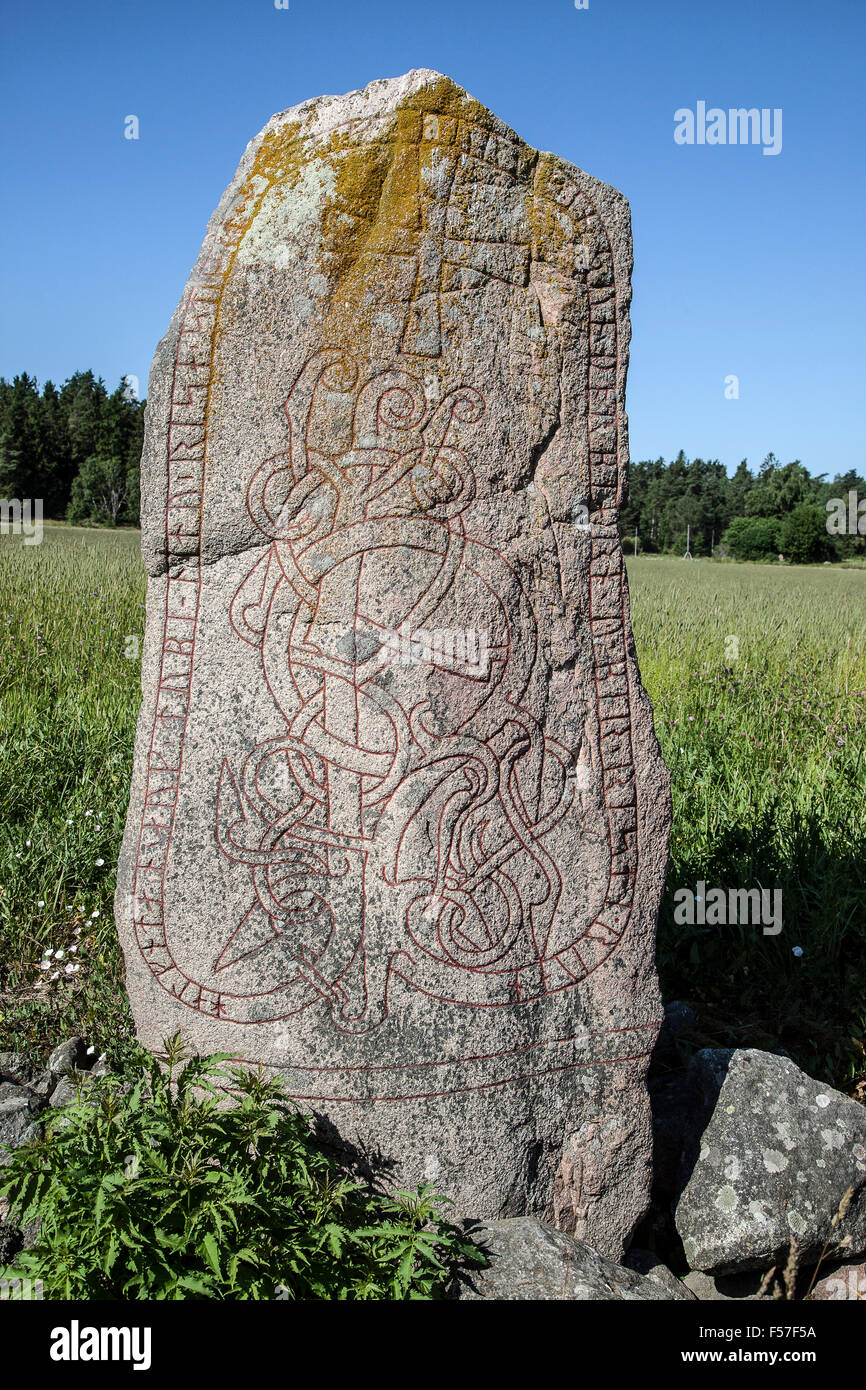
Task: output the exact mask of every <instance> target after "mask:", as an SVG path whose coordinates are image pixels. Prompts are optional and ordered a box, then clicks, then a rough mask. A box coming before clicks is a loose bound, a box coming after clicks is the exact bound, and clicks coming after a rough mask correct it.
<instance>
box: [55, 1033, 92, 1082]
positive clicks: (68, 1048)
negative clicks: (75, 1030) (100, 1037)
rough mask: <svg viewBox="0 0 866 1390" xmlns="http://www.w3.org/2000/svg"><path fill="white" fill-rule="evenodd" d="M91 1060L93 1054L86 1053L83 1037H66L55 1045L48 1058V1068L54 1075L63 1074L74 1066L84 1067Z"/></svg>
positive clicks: (81, 1068)
mask: <svg viewBox="0 0 866 1390" xmlns="http://www.w3.org/2000/svg"><path fill="white" fill-rule="evenodd" d="M93 1061H94V1057H93V1054H92V1053H91V1054H88V1051H87V1044H86V1042H85V1041H84V1039H83V1038H67V1040H66V1042H63V1043H61V1044H60V1046H59V1047H55V1049H54V1051H53V1052H52V1054H51V1056H50V1057H49V1058H48V1070H49V1071H50V1072H53V1073H54V1075H55V1076H65V1075H66V1073H67V1072H69V1071H73V1070H75V1069H76V1068H77V1069H79V1070H83V1069H86V1068H87V1067H88V1066H89V1065H90V1064H91V1062H93Z"/></svg>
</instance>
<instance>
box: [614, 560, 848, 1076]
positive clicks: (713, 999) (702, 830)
mask: <svg viewBox="0 0 866 1390" xmlns="http://www.w3.org/2000/svg"><path fill="white" fill-rule="evenodd" d="M628 570H629V578H630V584H631V590H632V605H633V615H632V616H633V623H634V630H635V640H636V643H637V648H638V654H639V658H640V664H641V672H642V675H643V679H644V683H645V685H646V687H647V689H648V691H649V693H650V696H651V697H652V700H653V704H654V707H655V720H656V730H657V733H658V735H659V739H660V741H661V745H662V750H663V753H664V756H665V760H666V762H667V763H668V766H669V767H670V769H671V774H672V782H673V797H674V827H673V835H672V839H671V859H670V868H669V872H668V881H667V889H666V893H665V898H664V902H663V906H662V913H661V921H660V931H659V966H660V971H661V976H662V986H663V990H664V992H665V996H666V998H672V997H675V996H679V997H681V998H683V997H684V998H686V999H687V1000H688V1001H689V1002H690V1003H692V1005H693V1006H694V1008H695V1011H696V1013H697V1016H698V1023H699V1030H700V1034H701V1036H702V1039H703V1040H704V1041H706V1042H712V1043H715V1044H717V1045H721V1044H724V1045H733V1044H735V1043H736V1044H739V1045H751V1046H757V1047H770V1046H781V1047H784V1048H786V1049H787V1050H788V1051H789V1052H790V1053H791V1054H792V1055H793V1056H794V1058H795V1059H796V1060H797V1061H798V1062H799V1063H800V1064H801V1065H802V1066H804V1067H805V1068H806V1069H807V1070H808V1071H810V1072H812V1073H813V1074H814V1075H817V1076H820V1077H822V1078H824V1079H826V1080H828V1081H830V1082H832V1083H834V1084H836V1085H839V1086H842V1087H844V1088H846V1089H853V1088H854V1087H855V1085H856V1083H858V1082H859V1081H862V1079H863V1078H864V1076H866V1065H864V1062H866V1058H864V1037H866V813H864V812H866V757H864V747H866V574H864V573H863V571H862V570H855V569H844V570H843V569H837V568H832V567H819V568H802V569H799V568H797V569H795V568H789V567H787V566H785V567H783V566H779V567H774V566H759V565H722V564H708V563H705V562H697V561H695V562H689V561H683V560H660V559H649V558H647V559H637V560H630V561H629V563H628ZM700 880H703V881H704V882H705V883H706V884H707V886H708V887H710V886H716V887H722V888H725V889H729V888H753V887H763V888H769V889H775V888H780V889H781V890H782V912H783V924H782V930H781V932H780V933H779V934H778V935H775V936H772V935H764V933H763V929H762V927H761V926H760V925H747V924H737V923H733V924H729V925H727V926H724V927H721V926H699V925H697V924H696V925H694V926H684V925H677V924H676V923H675V922H674V916H673V910H674V902H673V895H674V892H675V890H676V889H677V888H682V887H689V888H691V889H692V891H696V885H697V883H698V881H700Z"/></svg>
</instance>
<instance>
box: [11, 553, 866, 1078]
mask: <svg viewBox="0 0 866 1390" xmlns="http://www.w3.org/2000/svg"><path fill="white" fill-rule="evenodd" d="M629 576H630V582H631V589H632V602H633V620H634V629H635V638H636V642H637V648H638V655H639V658H640V664H641V670H642V674H643V678H644V683H645V684H646V686H647V689H648V690H649V693H650V695H651V697H652V700H653V703H654V705H655V713H656V728H657V731H658V735H659V738H660V740H661V744H662V749H663V752H664V755H665V758H666V760H667V762H668V765H669V766H670V768H671V772H672V775H673V794H674V832H673V838H672V842H671V866H670V872H669V875H668V886H667V890H666V894H665V900H664V905H663V909H662V916H661V924H660V935H659V963H660V969H661V974H662V984H663V989H664V993H665V998H666V999H673V998H679V999H683V1000H686V1001H687V1002H689V1003H690V1004H691V1005H692V1007H693V1009H694V1010H695V1013H696V1015H697V1019H698V1025H697V1028H696V1030H695V1031H694V1033H693V1035H692V1037H691V1041H693V1042H694V1043H699V1044H703V1045H713V1046H726V1045H741V1046H753V1047H765V1048H768V1047H784V1048H786V1049H787V1050H788V1051H789V1052H790V1054H791V1055H792V1056H793V1057H794V1059H795V1060H796V1061H797V1062H798V1063H799V1064H800V1065H801V1066H803V1067H804V1068H805V1069H806V1070H807V1071H810V1072H811V1073H812V1074H813V1075H815V1076H818V1077H820V1078H822V1079H824V1080H826V1081H828V1082H830V1083H832V1084H835V1085H837V1086H839V1087H841V1088H842V1089H844V1090H847V1091H850V1092H852V1093H854V1092H855V1090H856V1089H857V1088H858V1085H859V1086H860V1087H861V1091H860V1093H861V1094H862V1085H863V1082H864V1078H866V1054H864V1039H866V881H864V879H866V873H864V865H866V817H864V806H866V759H864V747H866V571H864V570H862V569H861V570H855V569H847V570H846V569H839V568H815V569H812V568H808V569H791V568H787V567H781V566H780V567H770V566H767V567H763V566H747V565H734V564H709V563H707V562H700V561H694V562H688V561H683V560H668V559H650V558H646V559H637V560H633V561H630V562H629ZM0 595H2V597H0V623H2V636H0V642H2V651H3V660H2V666H0V732H2V748H0V1015H2V1017H0V1047H12V1046H15V1045H29V1046H32V1047H35V1048H37V1049H38V1050H39V1051H40V1052H44V1051H45V1050H47V1049H48V1047H50V1046H51V1045H53V1044H54V1043H56V1042H57V1041H58V1039H59V1038H60V1036H61V1035H63V1034H68V1033H71V1032H83V1033H84V1034H86V1036H87V1037H88V1038H89V1039H90V1040H91V1041H92V1042H94V1043H95V1044H96V1045H97V1046H99V1047H100V1048H108V1049H110V1048H111V1047H112V1045H113V1044H114V1043H115V1042H116V1041H117V1040H118V1039H120V1038H122V1037H123V1036H124V1035H126V1034H127V1033H128V1032H129V1030H130V1022H129V1014H128V1008H127V1004H126V1000H125V995H124V991H123V971H122V964H121V960H120V955H119V950H118V946H117V942H116V937H115V932H114V925H113V920H112V916H111V895H112V891H113V867H114V864H115V862H116V859H117V853H118V849H119V845H120V837H121V833H122V828H123V819H124V815H125V811H126V797H127V790H128V785H129V776H130V768H131V756H132V741H133V733H134V726H135V717H136V712H137V708H138V701H139V681H140V661H139V660H138V657H137V645H136V642H135V639H136V638H138V639H140V637H141V635H142V629H143V616H144V608H143V605H144V574H143V570H142V566H141V562H140V558H139V554H138V535H137V533H132V532H126V533H124V532H113V533H112V532H98V531H82V530H75V529H74V528H69V527H60V526H56V527H54V526H49V527H47V528H46V532H45V540H44V542H43V544H42V545H41V546H32V547H23V546H22V544H21V541H20V539H18V538H14V537H7V538H5V539H3V540H2V541H0ZM130 639H133V640H132V641H131V640H130ZM699 880H704V881H705V882H706V883H707V885H709V886H719V887H723V888H726V889H727V888H752V887H763V888H769V889H775V888H780V889H781V890H782V894H783V914H784V915H783V927H782V930H781V932H780V933H779V934H778V935H776V936H767V935H764V934H763V932H762V929H761V927H760V926H757V925H756V926H751V925H748V926H747V925H733V926H727V927H719V926H715V927H708V926H704V927H701V926H698V925H695V926H677V925H675V923H674V920H673V894H674V891H675V890H676V889H677V888H680V887H688V888H691V889H692V890H694V889H695V886H696V884H697V882H698V881H699ZM795 948H796V951H795ZM47 952H51V954H50V955H48V956H46V953H47ZM46 959H47V961H48V968H40V967H41V966H42V964H43V963H44V961H45V960H46Z"/></svg>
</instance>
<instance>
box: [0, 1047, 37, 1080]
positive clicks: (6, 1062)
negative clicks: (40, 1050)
mask: <svg viewBox="0 0 866 1390" xmlns="http://www.w3.org/2000/svg"><path fill="white" fill-rule="evenodd" d="M38 1073H39V1067H38V1066H37V1064H36V1063H35V1062H34V1061H33V1058H32V1057H28V1055H27V1053H26V1052H0V1080H2V1081H32V1080H33V1078H34V1077H35V1076H37V1075H38Z"/></svg>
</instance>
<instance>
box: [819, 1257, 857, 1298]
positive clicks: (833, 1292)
mask: <svg viewBox="0 0 866 1390" xmlns="http://www.w3.org/2000/svg"><path fill="white" fill-rule="evenodd" d="M813 1299H814V1300H815V1301H816V1302H818V1303H840V1302H843V1301H850V1302H858V1301H859V1302H866V1262H864V1261H863V1260H860V1262H859V1263H857V1264H843V1265H839V1266H838V1267H837V1268H836V1269H834V1270H832V1272H829V1273H827V1274H825V1275H824V1277H823V1278H822V1279H817V1280H816V1281H815V1284H814V1287H813V1288H812V1292H811V1293H810V1294H809V1300H810V1301H811V1300H813Z"/></svg>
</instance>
